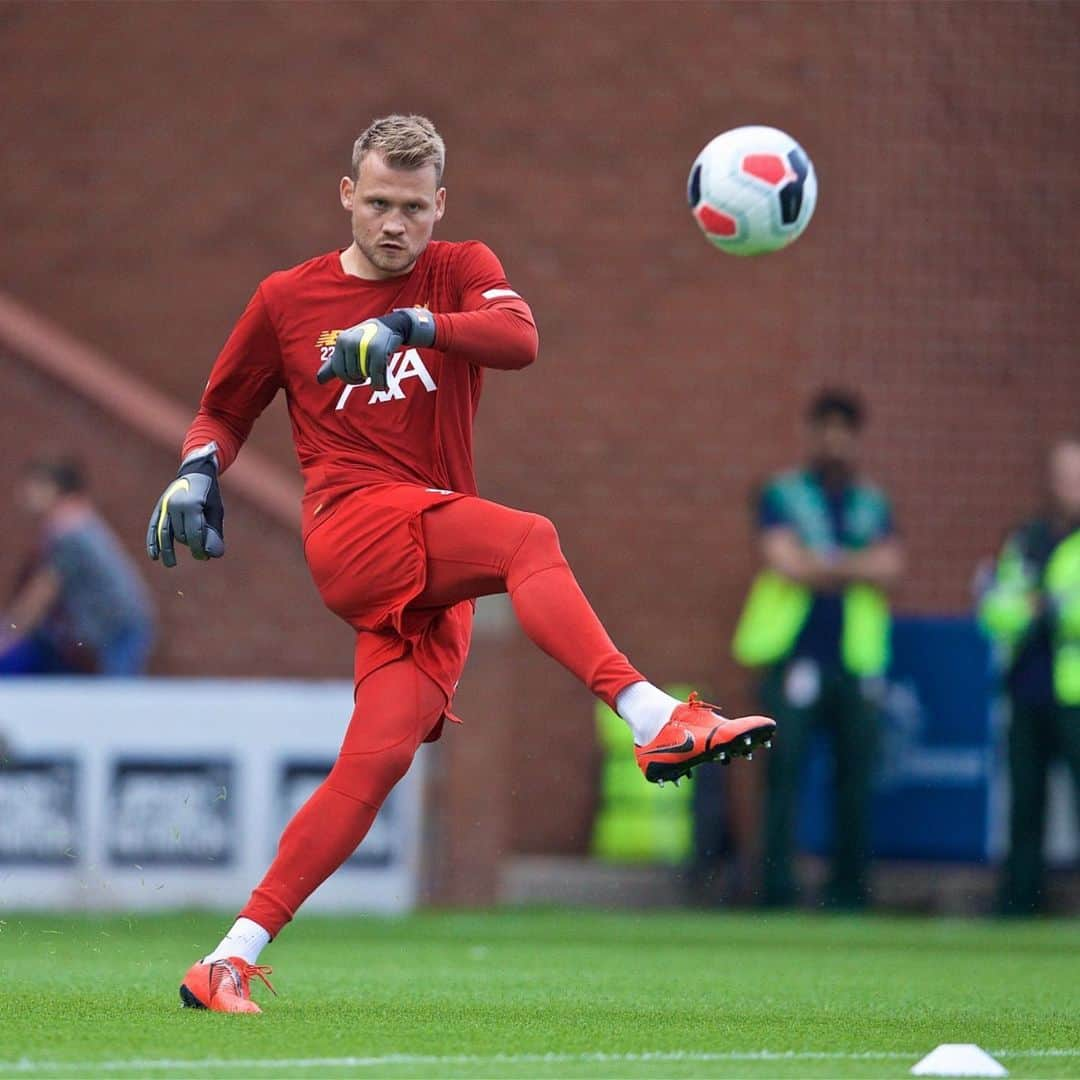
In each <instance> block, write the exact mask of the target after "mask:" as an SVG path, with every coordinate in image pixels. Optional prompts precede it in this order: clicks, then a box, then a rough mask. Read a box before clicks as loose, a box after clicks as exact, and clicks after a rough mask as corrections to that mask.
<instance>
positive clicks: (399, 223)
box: [383, 214, 405, 236]
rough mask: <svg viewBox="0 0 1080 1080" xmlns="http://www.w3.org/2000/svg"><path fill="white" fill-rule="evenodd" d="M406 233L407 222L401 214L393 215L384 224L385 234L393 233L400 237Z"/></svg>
mask: <svg viewBox="0 0 1080 1080" xmlns="http://www.w3.org/2000/svg"><path fill="white" fill-rule="evenodd" d="M404 231H405V221H404V219H403V218H402V217H401V215H400V214H391V215H390V216H389V217H388V218H387V219H386V220H385V221H384V222H383V232H387V233H393V235H395V236H400V235H401V234H402V233H403V232H404Z"/></svg>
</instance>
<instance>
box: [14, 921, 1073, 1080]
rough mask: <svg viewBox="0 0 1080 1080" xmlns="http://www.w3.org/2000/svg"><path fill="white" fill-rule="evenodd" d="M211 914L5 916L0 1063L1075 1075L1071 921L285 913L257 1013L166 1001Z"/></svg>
mask: <svg viewBox="0 0 1080 1080" xmlns="http://www.w3.org/2000/svg"><path fill="white" fill-rule="evenodd" d="M226 921H227V920H226V919H224V918H222V917H221V916H216V915H206V914H201V913H200V914H178V915H169V916H152V917H131V918H126V917H115V916H112V917H100V918H99V917H71V916H53V915H26V916H24V915H20V914H10V913H9V914H7V915H5V916H4V920H3V921H2V923H0V1062H2V1063H3V1064H0V1076H8V1075H19V1076H23V1077H26V1076H28V1075H31V1076H66V1077H71V1076H73V1075H83V1074H86V1075H113V1076H136V1075H137V1076H171V1077H177V1076H193V1075H197V1076H199V1077H200V1078H203V1080H205V1078H208V1077H213V1076H232V1077H236V1076H241V1075H243V1076H252V1075H256V1076H266V1077H274V1076H278V1077H280V1076H286V1075H288V1076H297V1075H299V1076H389V1077H417V1076H440V1077H455V1076H485V1077H486V1076H500V1077H517V1076H522V1077H525V1076H528V1077H547V1076H567V1077H577V1076H589V1077H598V1076H619V1077H657V1076H665V1077H669V1076H670V1077H691V1076H751V1077H752V1076H776V1077H788V1076H799V1077H804V1076H830V1077H846V1076H866V1077H870V1076H875V1077H876V1076H893V1077H901V1076H906V1075H907V1073H908V1069H909V1068H910V1067H911V1065H913V1064H914V1063H915V1061H917V1060H918V1059H919V1058H921V1057H922V1056H923V1055H924V1054H926V1053H927V1052H929V1051H930V1050H931V1049H933V1048H934V1047H935V1046H936V1045H937V1044H939V1043H942V1042H975V1043H978V1044H980V1045H981V1046H983V1047H984V1048H986V1049H988V1050H991V1051H1023V1052H1025V1053H1023V1054H1016V1055H1015V1056H1009V1055H1008V1054H1003V1055H1002V1060H1003V1062H1004V1064H1005V1065H1006V1066H1007V1067H1008V1068H1009V1069H1010V1070H1011V1071H1012V1074H1013V1075H1014V1076H1032V1077H1043V1076H1046V1077H1049V1076H1074V1077H1075V1076H1078V1075H1080V1009H1078V1004H1077V1002H1078V1000H1080V998H1078V994H1077V989H1078V986H1080V926H1078V925H1077V924H1076V923H1075V922H1074V923H1068V922H1064V921H1059V922H1051V921H1044V922H1025V923H1020V922H1009V923H990V922H958V921H938V922H931V921H916V920H907V919H903V920H901V919H892V918H851V917H842V916H824V915H823V916H804V915H773V914H769V915H767V916H765V915H762V916H755V915H741V914H740V915H727V914H708V913H698V912H687V913H683V912H674V913H650V914H643V915H634V914H617V915H616V914H601V913H591V912H590V913H580V912H564V911H522V912H514V911H508V912H497V913H475V914H443V913H429V914H421V915H417V916H412V917H409V918H403V919H394V920H384V919H375V918H321V917H314V916H312V917H301V918H300V919H299V920H298V922H297V923H296V924H295V925H294V926H292V927H290V928H289V930H288V931H287V932H286V933H285V934H284V935H283V936H282V939H281V941H280V942H278V943H275V944H274V945H273V946H272V947H271V948H270V949H269V950H268V951H267V953H266V954H264V955H265V958H266V959H267V960H268V961H269V962H271V963H273V964H274V966H275V970H276V975H275V976H274V982H275V985H276V986H277V989H278V991H279V993H280V995H281V996H280V997H278V998H273V997H271V995H270V994H269V992H268V991H266V990H265V989H263V988H261V984H259V983H256V984H255V985H256V987H257V989H256V991H255V997H256V998H257V1000H259V1001H260V1002H261V1004H263V1006H264V1007H265V1010H266V1011H265V1013H264V1015H263V1016H261V1017H247V1016H221V1015H218V1014H211V1013H206V1012H201V1011H195V1010H188V1009H185V1010H181V1009H180V1007H179V999H178V997H177V985H178V983H179V980H180V977H181V976H182V974H183V972H184V970H185V969H186V967H187V966H188V964H190V963H191V961H192V960H193V959H194V958H195V957H196V956H198V955H199V954H200V952H202V951H205V950H206V949H207V948H208V947H209V946H210V945H212V944H213V943H214V942H215V941H216V940H217V938H218V936H219V934H220V933H221V931H222V928H223V927H224V926H225V924H226ZM761 1051H767V1052H769V1053H770V1054H775V1055H782V1054H784V1053H786V1052H793V1053H794V1054H795V1055H796V1056H792V1057H788V1058H784V1057H781V1056H776V1057H773V1056H768V1057H761V1056H754V1055H755V1054H757V1053H758V1052H761ZM1047 1051H1056V1053H1052V1054H1048V1053H1046V1052H1047ZM1063 1051H1064V1052H1063ZM1036 1052H1039V1053H1036ZM649 1053H653V1054H658V1055H660V1056H657V1057H654V1058H652V1059H650V1058H648V1057H635V1056H634V1055H643V1054H649ZM548 1054H551V1055H555V1056H554V1057H552V1058H551V1059H550V1060H545V1059H544V1057H543V1056H544V1055H548ZM814 1054H820V1055H825V1056H820V1057H815V1056H813V1055H814ZM395 1055H401V1057H399V1058H398V1059H397V1060H393V1057H394V1056H395ZM679 1055H686V1056H684V1057H681V1058H680V1056H679ZM739 1055H747V1056H739ZM847 1055H851V1056H847ZM860 1055H861V1056H860ZM348 1058H353V1059H364V1060H360V1061H356V1062H355V1063H353V1064H348V1063H346V1062H344V1061H343V1060H342V1059H348ZM455 1058H456V1059H457V1060H455ZM163 1059H168V1060H169V1061H171V1062H172V1063H173V1064H172V1065H170V1066H169V1067H167V1068H164V1067H155V1066H153V1065H152V1064H151V1062H161V1061H162V1060H163ZM207 1059H213V1060H212V1062H210V1063H208V1062H207ZM222 1059H234V1060H235V1059H240V1060H238V1061H237V1064H235V1065H229V1064H227V1063H225V1062H224V1061H223V1060H222ZM310 1059H331V1060H330V1061H329V1063H327V1064H323V1065H313V1064H308V1063H307V1062H309V1061H310ZM388 1059H391V1060H388ZM241 1061H242V1062H244V1063H241ZM271 1062H278V1064H276V1065H272V1064H270V1063H271ZM15 1063H19V1065H18V1066H16V1065H15ZM49 1063H53V1064H55V1065H60V1066H66V1067H63V1068H51V1067H50V1065H49ZM106 1063H108V1064H106Z"/></svg>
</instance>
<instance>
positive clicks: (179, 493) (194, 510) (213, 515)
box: [146, 443, 225, 566]
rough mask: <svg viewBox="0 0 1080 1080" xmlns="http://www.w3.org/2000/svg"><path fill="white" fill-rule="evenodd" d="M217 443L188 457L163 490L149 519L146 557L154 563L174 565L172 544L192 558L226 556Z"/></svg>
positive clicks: (223, 509)
mask: <svg viewBox="0 0 1080 1080" xmlns="http://www.w3.org/2000/svg"><path fill="white" fill-rule="evenodd" d="M216 454H217V444H216V443H207V444H206V446H204V447H202V448H201V449H200V450H195V451H193V452H192V453H190V454H188V456H187V457H186V458H184V460H183V461H182V462H181V464H180V471H179V472H178V473H177V474H176V479H175V480H174V481H173V482H172V483H171V484H170V485H169V486H168V487H167V488H166V489H165V491H164V492H163V493H162V496H161V498H160V499H158V501H157V506H155V507H154V512H153V514H152V515H151V516H150V527H149V528H148V529H147V530H146V554H147V555H149V556H150V558H151V559H153V560H154V561H155V562H157V560H158V558H160V559H161V561H162V562H163V563H164V564H165V565H166V566H175V565H176V550H175V548H174V547H173V541H174V540H179V541H180V543H181V544H187V546H188V547H189V548H190V549H191V557H192V558H193V559H200V560H202V559H220V558H221V556H222V555H224V554H225V507H224V506H223V505H222V502H221V489H220V488H219V487H218V467H217V457H216Z"/></svg>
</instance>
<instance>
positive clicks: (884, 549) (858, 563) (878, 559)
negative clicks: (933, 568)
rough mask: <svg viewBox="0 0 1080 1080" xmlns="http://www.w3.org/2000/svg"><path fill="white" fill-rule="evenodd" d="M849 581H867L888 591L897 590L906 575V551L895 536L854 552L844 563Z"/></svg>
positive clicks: (844, 572) (845, 573)
mask: <svg viewBox="0 0 1080 1080" xmlns="http://www.w3.org/2000/svg"><path fill="white" fill-rule="evenodd" d="M843 574H844V576H845V577H846V578H847V579H848V580H849V581H865V582H866V583H867V584H869V585H876V586H877V587H878V588H879V589H885V590H886V591H888V590H890V589H894V588H896V586H897V585H899V584H900V578H901V577H903V574H904V549H903V546H902V545H901V543H900V541H899V540H898V539H897V538H896V537H895V536H889V537H886V538H885V539H883V540H878V541H877V543H874V544H871V545H870V546H869V547H867V548H863V549H862V550H861V551H853V552H852V553H851V554H850V555H848V556H847V557H846V558H845V559H844V562H843Z"/></svg>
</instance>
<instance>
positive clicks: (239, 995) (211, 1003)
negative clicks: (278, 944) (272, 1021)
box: [180, 956, 277, 1013]
mask: <svg viewBox="0 0 1080 1080" xmlns="http://www.w3.org/2000/svg"><path fill="white" fill-rule="evenodd" d="M272 973H273V968H268V967H261V966H260V965H258V964H249V963H248V962H247V961H246V960H245V959H243V957H240V956H230V957H229V959H228V960H211V961H209V963H206V962H203V961H201V960H200V961H199V963H197V964H192V965H191V968H190V969H189V970H188V973H187V974H186V975H185V976H184V981H183V982H182V983H181V984H180V1000H181V1001H182V1002H183V1003H184V1006H185V1008H189V1009H212V1010H213V1011H214V1012H231V1013H261V1012H262V1009H260V1008H259V1006H258V1005H256V1004H255V1002H254V1001H252V1000H251V987H250V983H251V977H252V976H253V975H254V976H256V977H257V978H260V979H262V981H263V982H264V983H266V985H267V988H268V989H269V990H270V993H272V994H276V993H277V991H276V990H275V989H274V988H273V987H272V986H271V985H270V980H269V979H268V978H267V977H266V976H267V975H270V974H272Z"/></svg>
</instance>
